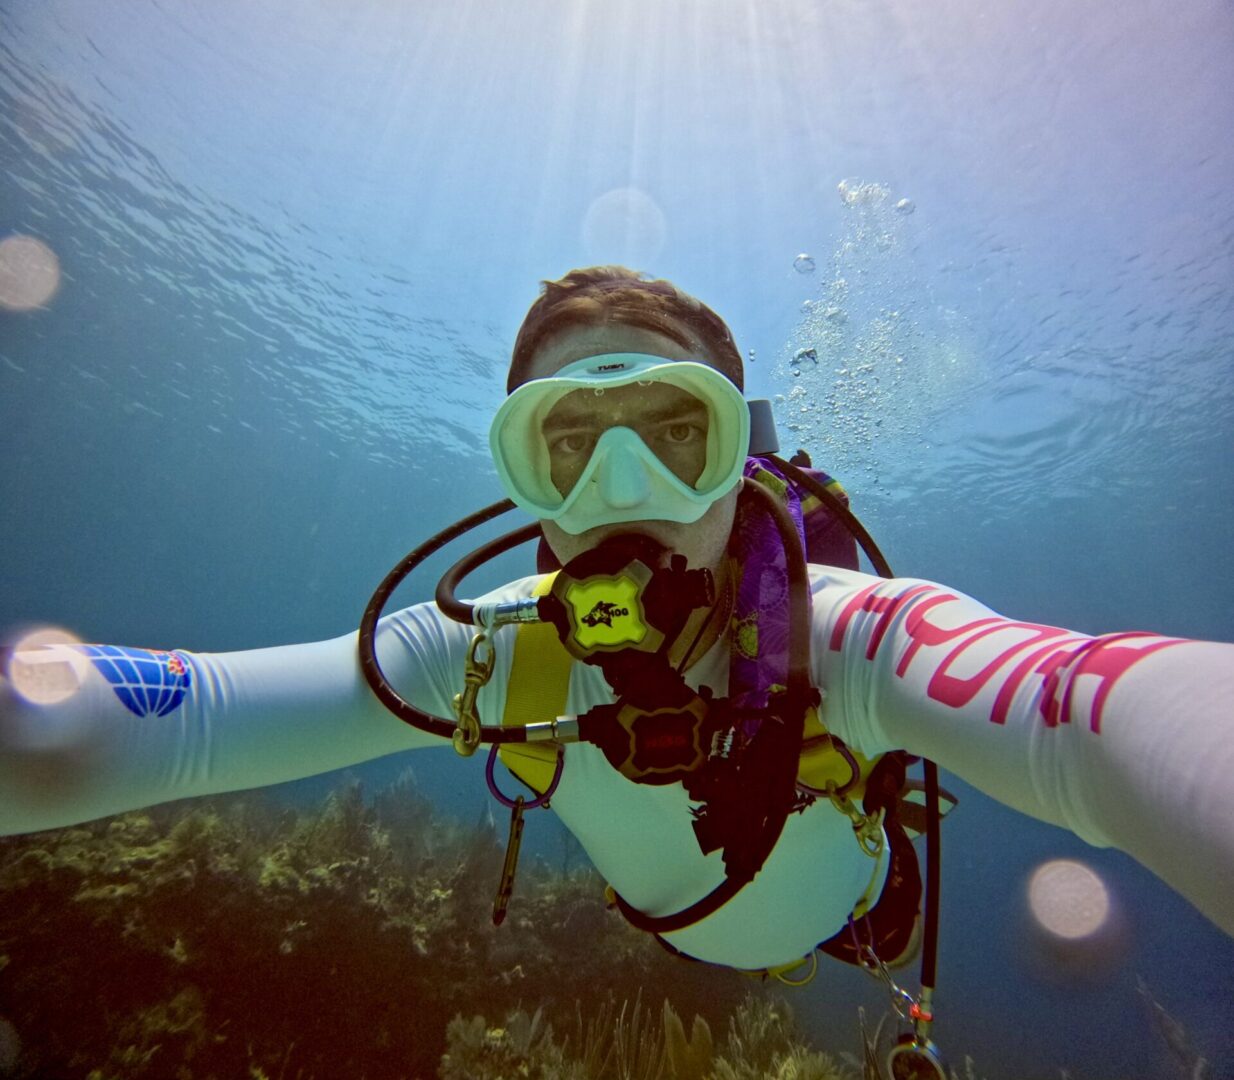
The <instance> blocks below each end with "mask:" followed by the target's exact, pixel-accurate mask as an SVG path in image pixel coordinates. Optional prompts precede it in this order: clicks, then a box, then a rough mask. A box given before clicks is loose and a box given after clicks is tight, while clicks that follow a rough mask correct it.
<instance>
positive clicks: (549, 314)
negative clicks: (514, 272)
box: [506, 266, 745, 393]
mask: <svg viewBox="0 0 1234 1080" xmlns="http://www.w3.org/2000/svg"><path fill="white" fill-rule="evenodd" d="M540 284H541V292H540V296H539V297H538V298H537V300H536V301H535V303H534V304H532V305H531V308H530V309H529V310H528V312H527V316H526V318H525V319H523V325H522V326H521V327H520V328H519V332H518V338H517V339H516V340H515V342H514V354H513V356H512V357H511V359H510V374H509V377H508V378H507V379H506V392H507V393H510V392H511V391H513V390H514V389H515V388H516V387H518V386H521V385H522V384H523V383H524V382H526V381H527V371H528V368H529V367H530V365H531V361H532V358H533V357H534V356H535V354H536V350H538V349H539V348H540V347H541V346H542V345H543V344H544V343H545V342H546V341H547V340H548V339H549V338H551V337H552V336H553V335H554V334H557V333H560V332H561V331H562V330H566V329H569V328H570V327H575V326H597V325H600V326H603V325H614V324H615V325H618V326H633V327H638V328H640V329H642V330H652V331H654V332H655V333H657V334H663V335H664V336H665V337H666V338H668V339H669V340H670V341H674V342H676V343H677V344H678V345H680V346H681V347H682V348H683V349H695V348H698V347H699V346H701V347H702V349H703V351H704V354H705V355H704V356H702V357H700V358H699V359H701V360H705V361H708V362H710V363H711V364H712V366H714V367H715V368H716V369H717V370H718V371H720V372H722V373H723V374H724V375H726V376H727V377H728V379H729V381H730V382H732V383H733V384H734V385H735V386H736V387H737V389H738V390H742V389H744V387H745V371H744V368H743V366H742V363H741V353H739V352H738V351H737V346H736V344H735V343H734V342H733V335H732V332H731V331H730V330H729V328H728V326H727V325H725V322H724V320H723V319H721V318H720V316H719V315H717V314H716V313H715V312H714V311H712V310H711V308H709V307H708V306H707V305H706V304H704V303H703V302H702V301H701V300H697V299H695V298H694V297H693V296H691V295H690V294H689V293H687V292H683V291H682V290H681V289H679V288H678V287H677V286H676V285H674V284H673V283H672V282H671V281H666V280H664V279H663V278H652V277H651V276H650V275H648V274H641V273H639V272H638V271H637V270H630V269H627V268H626V267H624V266H589V267H585V268H583V269H579V270H571V271H570V272H569V273H568V274H566V276H565V277H563V278H560V279H559V280H557V281H543V282H541V283H540Z"/></svg>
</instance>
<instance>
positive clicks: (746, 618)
mask: <svg viewBox="0 0 1234 1080" xmlns="http://www.w3.org/2000/svg"><path fill="white" fill-rule="evenodd" d="M806 471H807V472H808V473H809V475H810V476H811V477H812V478H814V479H816V480H818V481H819V482H820V483H822V484H823V485H826V484H828V483H830V482H831V477H829V476H828V475H827V474H826V473H823V472H820V471H819V470H817V469H809V470H806ZM745 475H746V476H748V477H750V478H751V479H754V480H757V481H758V482H759V483H761V484H762V485H763V486H764V487H767V488H770V489H771V491H772V492H773V493H774V494H776V495H778V496H779V497H780V498H781V499H783V500H784V503H785V506H786V508H787V509H788V513H789V516H790V517H791V518H792V519H793V522H794V523H795V524H796V526H797V535H798V536H799V537H801V539H802V543H803V544H804V546H805V550H806V559H807V561H809V562H814V563H824V564H826V565H832V566H848V567H851V568H852V569H856V567H857V550H856V543H855V542H854V540H853V539H852V537H851V536H849V534H848V532H847V530H846V529H844V527H843V525H842V524H841V523H840V522H839V521H838V520H837V519H836V518H835V517H834V516H833V515H832V514H831V513H830V512H829V511H828V510H827V509H826V507H824V506H820V505H818V504H817V501H816V500H815V499H813V498H812V497H811V496H809V494H808V493H806V492H803V491H801V490H800V489H798V488H797V487H796V485H794V484H793V483H791V482H790V481H789V480H788V479H787V478H786V477H785V476H784V474H783V473H781V472H780V470H779V469H778V468H776V466H775V465H773V464H772V463H771V462H770V461H768V460H766V459H764V458H755V457H752V458H747V459H746V466H745ZM803 496H804V498H805V500H806V505H807V507H808V510H807V511H806V513H805V514H804V519H803V512H802V501H803ZM840 497H841V498H844V496H843V494H842V493H841V494H840ZM729 553H730V555H731V556H732V557H733V560H734V562H735V564H736V570H737V575H738V580H737V595H736V598H735V601H734V606H733V615H732V622H731V623H730V626H729V629H730V638H731V642H732V652H731V659H730V666H729V697H730V698H731V699H732V700H733V701H734V703H735V704H736V705H737V706H738V707H740V708H742V709H751V710H762V709H765V708H766V706H767V702H768V699H769V697H770V696H771V694H772V693H774V692H775V691H777V690H780V689H783V688H784V686H785V684H786V683H787V681H788V633H789V627H788V588H789V585H788V581H789V578H788V568H787V564H786V556H785V552H784V544H783V542H782V541H781V539H780V532H779V530H778V529H777V528H776V524H775V521H774V520H773V519H772V516H771V513H770V512H769V511H768V510H766V509H765V508H764V506H763V504H762V502H761V501H760V500H759V499H758V498H757V496H755V495H753V494H750V493H748V492H742V494H741V497H740V498H739V500H738V502H737V520H736V523H735V527H734V529H733V538H732V540H731V541H730V543H729Z"/></svg>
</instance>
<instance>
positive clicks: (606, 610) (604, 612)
mask: <svg viewBox="0 0 1234 1080" xmlns="http://www.w3.org/2000/svg"><path fill="white" fill-rule="evenodd" d="M629 614H630V609H629V608H625V607H618V606H617V605H616V604H611V603H609V601H607V600H601V601H599V602H598V603H597V604H596V606H595V607H593V608H592V609H591V610H590V611H589V612H587V614H586V615H584V616H583V622H584V623H585V624H586V625H587V626H593V627H594V626H612V625H613V620H614V619H617V618H620V617H621V616H623V615H629Z"/></svg>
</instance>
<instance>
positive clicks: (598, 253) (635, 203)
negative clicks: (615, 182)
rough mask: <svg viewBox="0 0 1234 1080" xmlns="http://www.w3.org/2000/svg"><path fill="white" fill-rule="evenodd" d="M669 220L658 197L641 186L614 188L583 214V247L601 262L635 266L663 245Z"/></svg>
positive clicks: (650, 258)
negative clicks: (658, 202) (654, 197)
mask: <svg viewBox="0 0 1234 1080" xmlns="http://www.w3.org/2000/svg"><path fill="white" fill-rule="evenodd" d="M667 234H668V223H667V221H666V220H665V217H664V211H663V210H661V209H660V207H659V205H658V204H657V203H656V201H655V200H654V199H653V198H652V197H651V196H650V195H648V194H647V193H646V192H644V191H640V190H639V189H638V188H632V187H624V188H614V189H613V190H612V191H607V192H605V193H604V194H603V195H601V196H599V198H597V199H595V200H594V201H593V202H592V204H591V205H590V206H589V207H588V208H587V213H586V215H585V217H584V218H583V247H584V248H585V249H586V251H587V256H588V258H590V259H594V260H596V261H598V262H620V263H624V264H625V265H627V266H631V267H633V268H635V269H638V268H640V267H645V266H647V265H649V264H650V263H651V262H652V261H653V260H654V259H655V258H656V256H658V255H659V254H660V252H661V251H662V250H663V249H664V240H665V237H666V236H667Z"/></svg>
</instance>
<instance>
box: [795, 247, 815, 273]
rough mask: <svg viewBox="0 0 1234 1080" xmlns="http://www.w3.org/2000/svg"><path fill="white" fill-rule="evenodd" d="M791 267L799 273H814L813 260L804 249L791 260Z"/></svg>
mask: <svg viewBox="0 0 1234 1080" xmlns="http://www.w3.org/2000/svg"><path fill="white" fill-rule="evenodd" d="M793 269H794V270H796V271H797V273H799V274H812V273H814V260H813V258H811V257H810V256H809V255H807V254H806V253H805V252H804V251H803V252H802V253H801V254H800V255H798V256H797V258H795V259H794V260H793Z"/></svg>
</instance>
